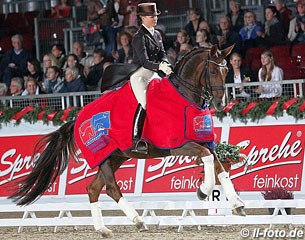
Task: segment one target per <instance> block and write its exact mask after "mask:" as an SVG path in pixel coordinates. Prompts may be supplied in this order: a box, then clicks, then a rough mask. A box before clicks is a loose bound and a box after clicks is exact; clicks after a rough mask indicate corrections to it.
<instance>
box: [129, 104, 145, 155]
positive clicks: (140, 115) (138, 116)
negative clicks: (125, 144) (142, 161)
mask: <svg viewBox="0 0 305 240" xmlns="http://www.w3.org/2000/svg"><path fill="white" fill-rule="evenodd" d="M145 118H146V111H145V109H144V108H143V107H142V105H141V104H140V103H139V104H138V107H137V110H136V113H135V115H134V119H133V130H132V142H133V149H132V150H131V151H132V152H138V153H143V154H147V153H148V147H147V143H146V142H145V141H143V140H141V136H142V130H143V126H144V121H145Z"/></svg>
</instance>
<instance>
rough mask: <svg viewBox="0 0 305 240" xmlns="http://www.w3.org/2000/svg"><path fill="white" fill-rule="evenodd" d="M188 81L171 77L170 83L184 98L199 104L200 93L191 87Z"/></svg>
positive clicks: (191, 84)
mask: <svg viewBox="0 0 305 240" xmlns="http://www.w3.org/2000/svg"><path fill="white" fill-rule="evenodd" d="M188 80H189V78H188V79H183V78H182V77H180V76H178V75H176V76H173V77H172V78H171V79H170V81H171V82H172V83H173V85H174V86H175V87H176V89H177V90H178V92H179V93H180V94H181V95H183V96H184V97H185V98H187V99H189V100H190V101H191V102H194V103H197V104H198V103H199V101H200V97H199V96H200V91H199V90H198V88H196V87H195V85H193V83H192V82H190V81H188Z"/></svg>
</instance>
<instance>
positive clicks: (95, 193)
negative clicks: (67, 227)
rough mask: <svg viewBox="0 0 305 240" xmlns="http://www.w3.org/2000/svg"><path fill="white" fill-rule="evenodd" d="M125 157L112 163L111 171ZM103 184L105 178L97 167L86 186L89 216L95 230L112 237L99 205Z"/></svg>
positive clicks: (120, 163)
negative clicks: (89, 209)
mask: <svg viewBox="0 0 305 240" xmlns="http://www.w3.org/2000/svg"><path fill="white" fill-rule="evenodd" d="M124 160H125V159H119V160H117V161H116V162H115V164H113V165H112V171H113V172H116V171H117V170H118V169H119V167H120V166H121V165H122V163H123V162H124ZM104 186H105V180H104V177H103V174H102V171H101V169H100V168H99V170H98V172H97V174H96V175H95V176H94V178H93V180H92V181H91V183H90V184H89V185H88V186H87V192H88V196H89V201H90V207H91V216H92V219H93V225H94V228H95V230H96V231H98V232H101V234H102V236H103V237H105V238H110V237H113V234H112V231H111V230H110V229H108V228H107V227H105V224H104V221H103V218H102V212H101V208H100V206H99V202H98V198H99V196H100V192H101V190H102V188H103V187H104Z"/></svg>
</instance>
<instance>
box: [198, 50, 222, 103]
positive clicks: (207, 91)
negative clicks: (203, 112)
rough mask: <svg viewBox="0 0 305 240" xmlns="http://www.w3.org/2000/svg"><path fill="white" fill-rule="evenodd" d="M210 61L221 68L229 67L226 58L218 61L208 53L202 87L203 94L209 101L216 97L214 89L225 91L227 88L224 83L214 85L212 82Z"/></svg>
mask: <svg viewBox="0 0 305 240" xmlns="http://www.w3.org/2000/svg"><path fill="white" fill-rule="evenodd" d="M210 63H211V64H214V65H216V66H217V67H218V68H220V69H221V68H226V69H227V61H226V60H225V59H223V61H222V62H221V63H217V62H215V61H213V60H211V59H210V54H209V55H208V58H207V60H206V62H205V67H204V72H203V75H204V86H203V87H202V92H203V96H204V97H205V99H206V100H208V101H209V102H210V101H211V100H212V99H213V98H214V95H213V92H214V91H219V90H220V91H224V90H225V86H224V85H216V86H212V84H211V83H212V81H211V78H210V68H209V64H210ZM220 72H221V71H220Z"/></svg>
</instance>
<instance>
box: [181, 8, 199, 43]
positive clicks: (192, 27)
mask: <svg viewBox="0 0 305 240" xmlns="http://www.w3.org/2000/svg"><path fill="white" fill-rule="evenodd" d="M188 19H189V22H188V23H187V24H186V25H185V27H184V29H185V31H186V32H187V34H188V35H189V37H190V42H189V43H190V44H191V45H192V46H196V32H197V31H198V29H199V23H200V22H201V21H202V20H203V18H202V13H201V11H200V10H199V9H197V8H191V9H189V11H188Z"/></svg>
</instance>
